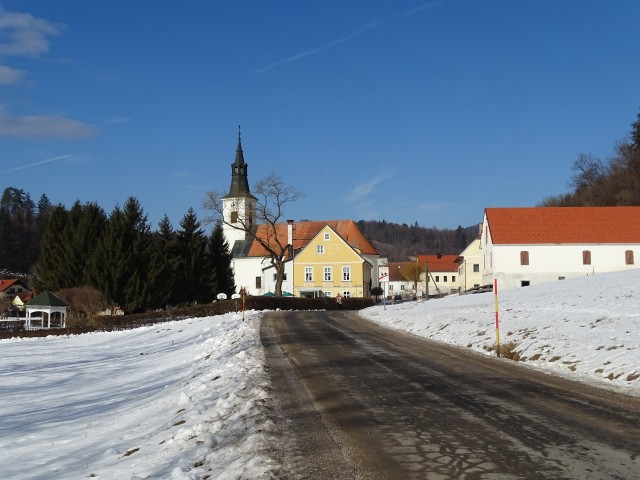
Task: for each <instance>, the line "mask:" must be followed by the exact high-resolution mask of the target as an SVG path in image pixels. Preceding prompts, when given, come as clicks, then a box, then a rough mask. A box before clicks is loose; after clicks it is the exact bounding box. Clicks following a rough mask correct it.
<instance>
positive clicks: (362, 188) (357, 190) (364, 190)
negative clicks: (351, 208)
mask: <svg viewBox="0 0 640 480" xmlns="http://www.w3.org/2000/svg"><path fill="white" fill-rule="evenodd" d="M389 176H390V175H389V174H388V173H380V174H378V175H376V176H375V177H374V178H372V179H370V180H368V181H366V182H364V183H361V184H360V185H356V186H355V187H354V188H353V190H352V192H351V193H350V194H349V195H347V197H346V198H347V200H349V201H354V200H358V199H361V198H362V197H365V196H367V195H369V194H370V193H372V192H374V190H376V187H377V186H378V185H379V184H380V183H382V182H383V181H384V180H386V179H387V178H389Z"/></svg>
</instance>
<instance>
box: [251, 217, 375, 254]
mask: <svg viewBox="0 0 640 480" xmlns="http://www.w3.org/2000/svg"><path fill="white" fill-rule="evenodd" d="M326 225H329V226H330V227H331V228H333V229H334V230H335V231H336V232H337V233H338V235H340V236H341V237H342V239H343V240H344V241H345V242H347V243H348V244H349V245H351V246H352V247H355V248H357V249H359V250H360V252H361V253H362V254H364V255H379V252H378V251H377V250H376V249H375V248H374V247H373V245H371V243H369V241H368V240H367V239H366V238H365V237H364V235H362V232H360V229H359V228H358V226H357V225H356V223H355V222H354V221H353V220H326V221H321V222H294V224H293V248H294V250H297V249H299V248H304V247H305V246H306V245H307V244H308V243H309V242H310V241H311V240H313V238H314V237H315V236H316V235H317V234H318V233H319V232H320V230H322V229H323V228H324V227H325V226H326ZM256 234H257V236H259V237H260V238H263V239H266V238H268V237H269V234H271V235H273V232H269V229H268V228H267V225H265V224H260V225H259V226H258V231H257V233H256ZM276 235H277V238H278V239H279V240H280V243H281V244H282V246H285V245H286V244H287V243H288V241H287V224H286V223H278V224H276ZM271 243H272V244H274V245H276V243H275V239H273V238H272V239H271ZM248 256H249V257H264V256H268V253H267V252H266V250H265V249H264V247H263V246H262V245H260V244H259V243H258V242H257V241H254V242H253V244H252V245H251V249H250V250H249V254H248Z"/></svg>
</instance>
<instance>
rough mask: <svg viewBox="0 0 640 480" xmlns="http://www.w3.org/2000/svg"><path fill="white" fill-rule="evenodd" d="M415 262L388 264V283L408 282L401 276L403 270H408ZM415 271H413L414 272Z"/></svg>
mask: <svg viewBox="0 0 640 480" xmlns="http://www.w3.org/2000/svg"><path fill="white" fill-rule="evenodd" d="M412 264H413V265H415V262H389V263H388V267H389V281H390V282H410V281H411V280H407V279H406V278H404V276H403V275H402V269H403V268H409V267H410V266H411V265H412ZM414 271H415V270H414Z"/></svg>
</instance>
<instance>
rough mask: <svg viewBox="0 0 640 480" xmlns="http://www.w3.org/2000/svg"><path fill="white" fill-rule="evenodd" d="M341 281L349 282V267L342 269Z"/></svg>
mask: <svg viewBox="0 0 640 480" xmlns="http://www.w3.org/2000/svg"><path fill="white" fill-rule="evenodd" d="M342 281H343V282H350V281H351V267H350V266H349V265H345V266H344V267H342Z"/></svg>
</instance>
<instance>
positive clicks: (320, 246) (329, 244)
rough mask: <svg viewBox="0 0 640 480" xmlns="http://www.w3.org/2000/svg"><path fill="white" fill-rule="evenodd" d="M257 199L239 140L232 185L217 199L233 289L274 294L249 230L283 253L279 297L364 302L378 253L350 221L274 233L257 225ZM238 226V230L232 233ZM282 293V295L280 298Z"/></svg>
mask: <svg viewBox="0 0 640 480" xmlns="http://www.w3.org/2000/svg"><path fill="white" fill-rule="evenodd" d="M256 202H257V199H256V197H255V196H253V195H252V194H251V191H250V189H249V181H248V164H247V163H246V162H245V160H244V152H243V151H242V144H241V140H240V135H238V147H237V149H236V157H235V161H234V163H232V164H231V186H230V188H229V193H228V194H227V195H225V196H224V197H223V198H222V215H223V220H224V222H223V233H224V236H225V239H226V240H227V242H228V243H229V246H230V249H231V254H232V261H231V266H232V268H233V272H234V281H235V284H236V288H237V289H238V290H240V289H241V288H244V289H245V290H246V292H247V293H248V294H250V295H265V294H272V293H273V292H274V291H275V283H276V278H275V268H274V267H273V266H272V265H271V261H270V257H269V254H268V252H267V251H266V249H265V248H264V246H262V245H261V244H260V243H259V242H258V241H257V240H255V238H254V237H253V236H252V235H250V234H248V233H247V232H246V229H245V228H242V227H243V226H246V227H248V229H251V230H252V232H253V235H255V236H256V237H258V238H261V239H264V240H265V241H266V242H267V243H268V244H269V245H279V246H278V249H280V246H282V247H286V248H285V250H286V251H285V272H284V273H285V277H284V281H283V284H282V291H283V294H285V295H286V294H290V295H295V296H304V297H317V296H332V297H333V296H335V295H336V294H337V293H340V294H341V295H342V296H344V297H368V296H369V295H370V294H369V291H370V289H371V287H372V286H373V280H374V279H375V280H377V278H378V259H379V258H380V254H379V252H378V251H377V250H376V249H375V248H374V247H373V246H372V245H371V243H370V242H369V241H368V240H367V239H366V238H364V236H363V235H362V233H361V232H360V230H359V229H358V227H357V225H356V223H355V222H354V221H353V220H327V221H305V222H294V221H292V220H289V221H287V222H286V223H284V222H283V223H277V224H276V225H275V230H274V229H272V228H270V227H271V226H270V225H267V224H259V225H257V224H256V221H255V219H256ZM236 227H239V228H236ZM284 292H286V293H284Z"/></svg>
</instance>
